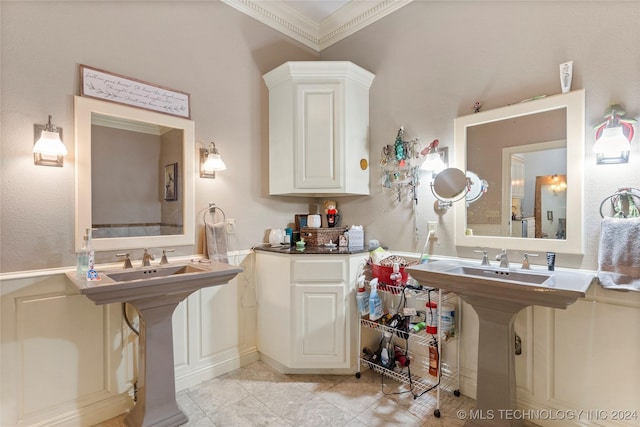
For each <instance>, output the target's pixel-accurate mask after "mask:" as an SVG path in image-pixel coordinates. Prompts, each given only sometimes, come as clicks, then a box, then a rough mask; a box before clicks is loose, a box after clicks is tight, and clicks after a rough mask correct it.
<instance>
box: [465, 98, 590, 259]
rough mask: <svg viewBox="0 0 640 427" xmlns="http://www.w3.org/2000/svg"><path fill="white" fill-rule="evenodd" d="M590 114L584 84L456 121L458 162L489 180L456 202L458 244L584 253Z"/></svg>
mask: <svg viewBox="0 0 640 427" xmlns="http://www.w3.org/2000/svg"><path fill="white" fill-rule="evenodd" d="M584 120H585V119H584V90H579V91H574V92H570V93H567V94H562V95H554V96H548V97H544V98H540V99H537V100H533V101H529V102H523V103H519V104H514V105H510V106H507V107H502V108H497V109H494V110H488V111H483V112H480V113H476V114H473V115H469V116H464V117H459V118H457V119H455V121H454V148H455V165H456V167H458V168H460V169H463V170H465V171H470V172H474V173H475V174H477V175H478V176H479V177H480V178H481V179H484V180H486V181H487V182H488V184H489V189H488V191H487V193H486V194H484V195H483V197H481V198H480V199H478V200H477V201H475V202H473V203H468V204H465V203H457V204H454V206H455V210H454V215H455V242H456V245H458V246H473V247H483V248H498V249H501V248H505V249H517V250H529V251H538V252H546V251H554V252H560V253H578V254H580V253H583V243H582V242H583V238H582V232H583V228H582V219H583V212H582V204H583V202H582V200H583V171H584V131H585V129H584V127H585V121H584ZM569 159H574V160H573V161H570V160H569Z"/></svg>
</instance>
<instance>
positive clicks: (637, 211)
mask: <svg viewBox="0 0 640 427" xmlns="http://www.w3.org/2000/svg"><path fill="white" fill-rule="evenodd" d="M634 199H635V201H634ZM607 201H609V202H610V205H611V210H612V211H613V212H614V215H613V218H636V217H639V216H640V190H638V189H637V188H619V189H618V191H616V192H615V193H613V194H612V195H610V196H608V197H605V199H604V200H603V201H602V203H600V217H601V218H604V213H603V212H602V208H603V207H604V205H605V203H607Z"/></svg>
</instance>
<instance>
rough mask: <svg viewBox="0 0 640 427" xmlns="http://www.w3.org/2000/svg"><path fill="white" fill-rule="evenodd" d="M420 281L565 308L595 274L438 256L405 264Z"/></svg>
mask: <svg viewBox="0 0 640 427" xmlns="http://www.w3.org/2000/svg"><path fill="white" fill-rule="evenodd" d="M407 271H408V272H409V274H410V275H411V276H412V277H413V278H414V279H416V280H417V281H418V282H420V283H421V284H423V285H428V286H433V287H435V288H441V289H444V290H448V291H451V292H454V293H456V294H459V295H461V296H463V298H464V297H472V296H473V297H482V298H492V299H495V300H502V301H510V302H515V303H521V304H524V305H525V306H527V305H541V306H545V307H555V308H565V307H567V306H568V305H569V304H572V303H573V302H575V301H576V299H578V298H583V297H584V296H585V294H586V291H587V289H588V288H589V286H590V284H591V282H592V280H593V279H594V275H593V274H590V273H585V272H580V271H566V270H563V271H559V270H556V271H547V270H540V271H536V270H521V269H514V268H500V267H496V266H481V265H479V263H475V262H472V261H466V260H441V261H439V262H437V263H429V264H421V265H418V266H414V267H409V268H407Z"/></svg>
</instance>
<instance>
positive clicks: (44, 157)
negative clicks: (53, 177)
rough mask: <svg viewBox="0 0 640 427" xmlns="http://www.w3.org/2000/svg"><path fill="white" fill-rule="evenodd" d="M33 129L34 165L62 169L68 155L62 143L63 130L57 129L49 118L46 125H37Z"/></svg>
mask: <svg viewBox="0 0 640 427" xmlns="http://www.w3.org/2000/svg"><path fill="white" fill-rule="evenodd" d="M33 129H34V141H35V144H34V145H33V163H34V164H36V165H39V166H59V167H61V166H62V165H63V162H64V156H65V155H66V154H67V147H65V146H64V143H63V142H62V128H56V127H55V126H54V125H53V124H52V123H51V116H49V122H48V123H47V124H46V125H39V124H35V125H34V126H33Z"/></svg>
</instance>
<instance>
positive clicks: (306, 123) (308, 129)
mask: <svg viewBox="0 0 640 427" xmlns="http://www.w3.org/2000/svg"><path fill="white" fill-rule="evenodd" d="M342 93H343V88H342V85H341V84H340V83H326V84H299V85H297V86H296V96H297V111H296V115H297V120H296V122H295V123H296V126H297V129H296V132H295V134H296V135H297V140H296V141H295V143H294V150H295V151H296V152H295V154H294V158H295V159H296V161H295V183H294V185H295V187H296V188H297V189H340V188H342V187H343V186H344V182H343V181H344V173H343V171H342V163H343V162H342V156H343V149H342V135H343V129H342V128H343V126H344V123H343V120H342V119H341V117H343V116H344V112H343V111H342V110H343V99H342V98H343V95H342Z"/></svg>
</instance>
